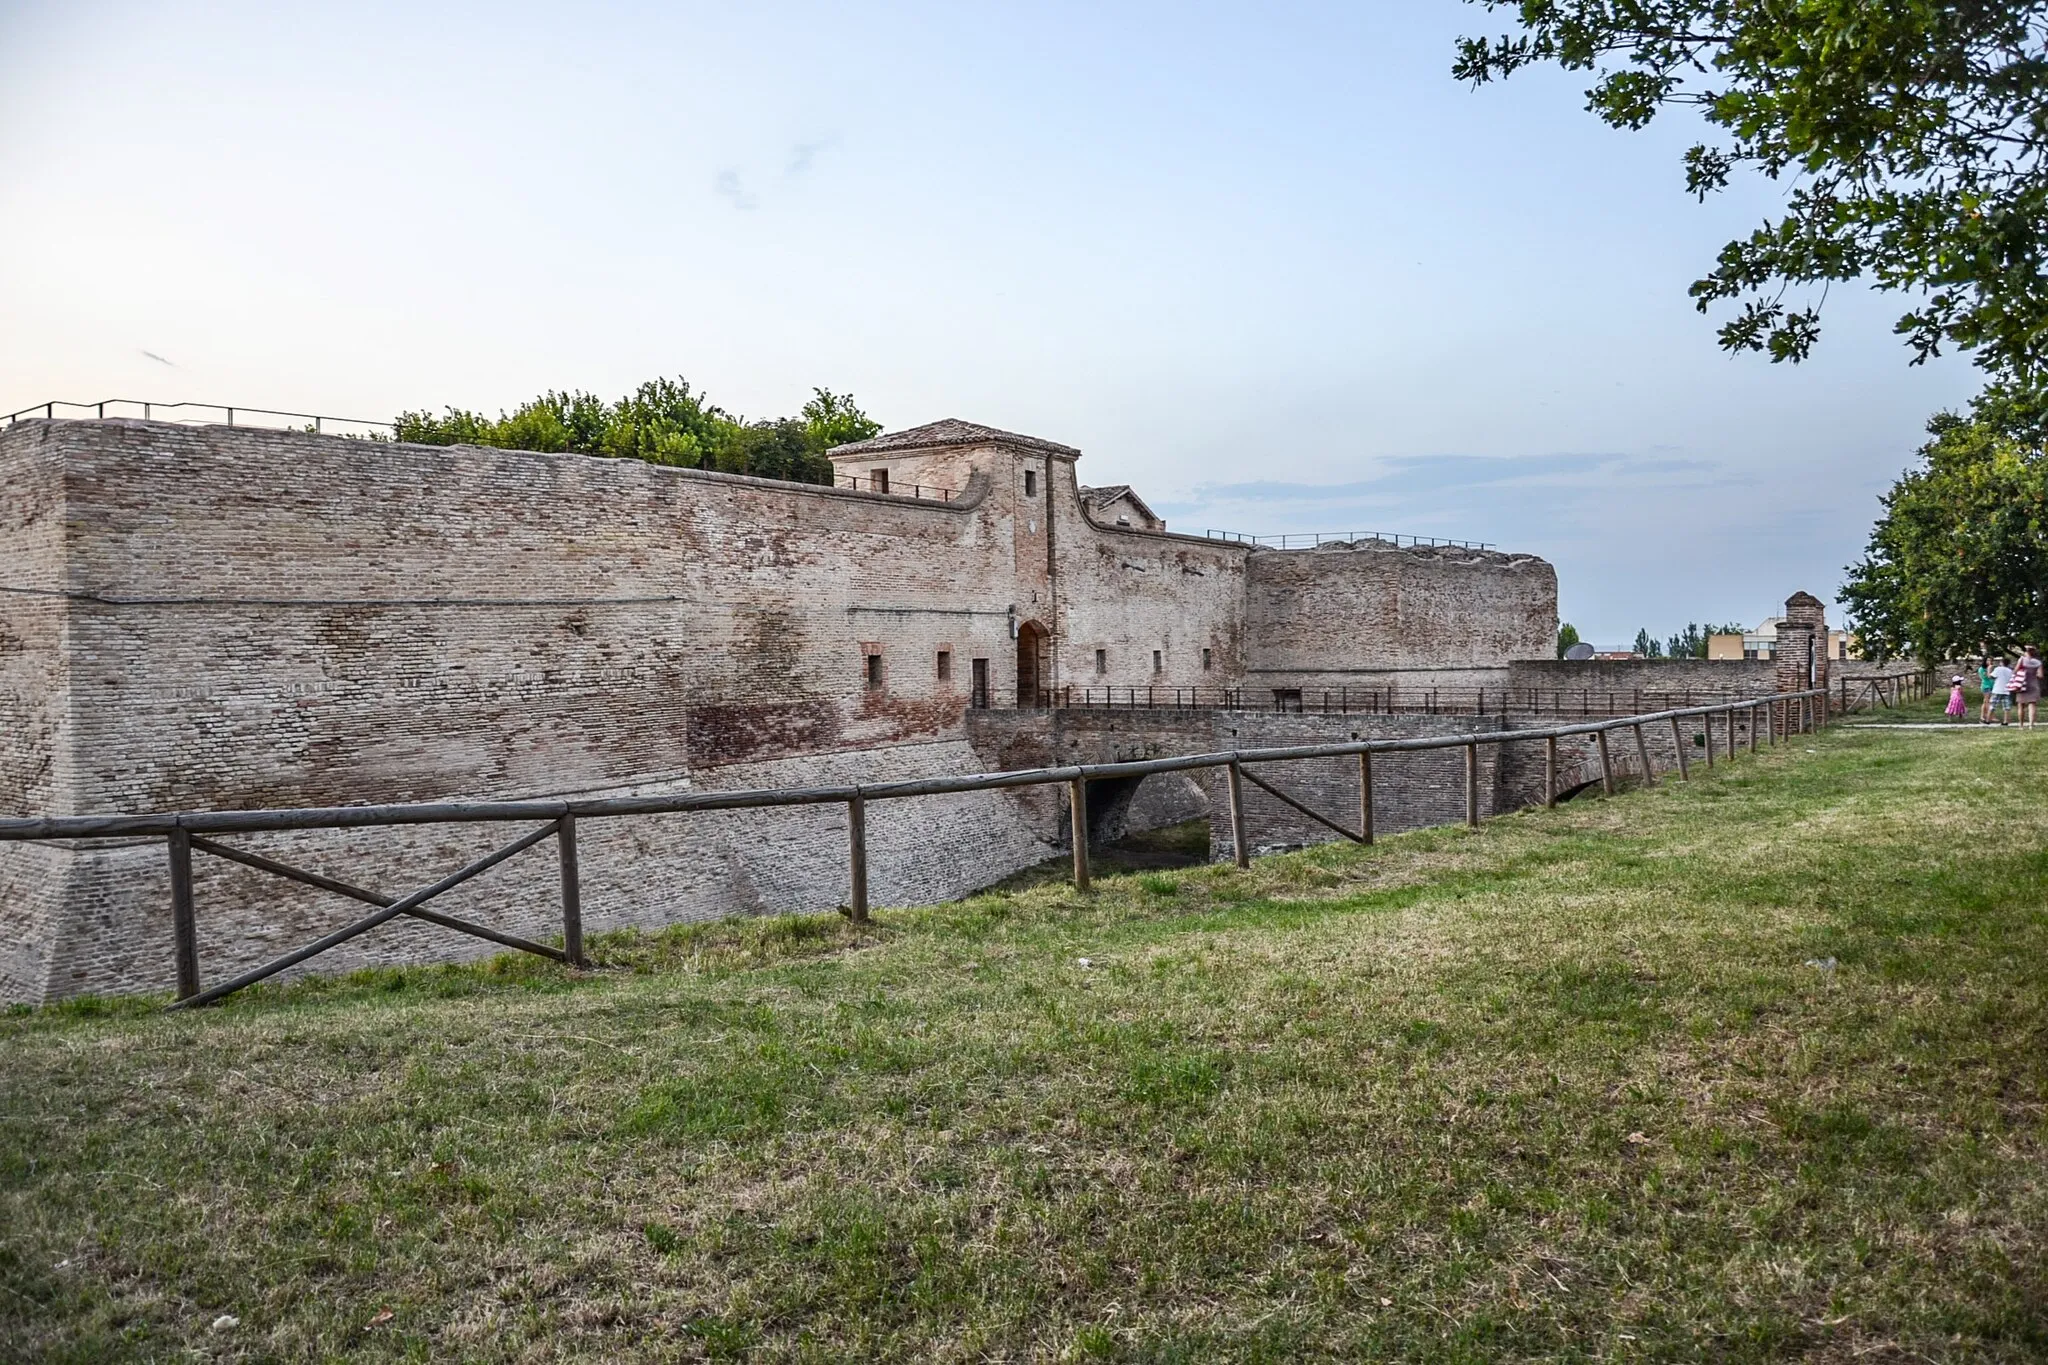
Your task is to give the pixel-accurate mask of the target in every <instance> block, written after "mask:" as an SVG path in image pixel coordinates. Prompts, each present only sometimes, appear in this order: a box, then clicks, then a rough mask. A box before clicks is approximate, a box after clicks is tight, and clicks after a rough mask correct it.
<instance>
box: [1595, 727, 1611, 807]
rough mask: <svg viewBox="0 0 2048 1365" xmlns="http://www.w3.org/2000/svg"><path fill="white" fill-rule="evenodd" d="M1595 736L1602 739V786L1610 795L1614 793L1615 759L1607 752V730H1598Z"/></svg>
mask: <svg viewBox="0 0 2048 1365" xmlns="http://www.w3.org/2000/svg"><path fill="white" fill-rule="evenodd" d="M1593 738H1595V739H1597V740H1599V741H1600V786H1601V789H1602V790H1603V791H1605V792H1606V793H1607V794H1608V795H1609V796H1612V795H1614V761H1613V760H1612V759H1611V758H1609V757H1608V754H1607V732H1606V731H1605V730H1596V731H1594V732H1593Z"/></svg>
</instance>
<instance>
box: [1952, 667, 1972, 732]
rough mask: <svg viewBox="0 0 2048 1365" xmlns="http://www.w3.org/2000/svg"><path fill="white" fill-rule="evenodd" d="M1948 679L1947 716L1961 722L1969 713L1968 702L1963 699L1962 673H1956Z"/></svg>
mask: <svg viewBox="0 0 2048 1365" xmlns="http://www.w3.org/2000/svg"><path fill="white" fill-rule="evenodd" d="M1948 681H1949V689H1948V718H1949V719H1950V720H1952V721H1955V722H1956V723H1958V724H1961V723H1962V721H1963V718H1964V717H1966V716H1968V715H1969V714H1970V707H1969V703H1967V702H1965V701H1964V700H1963V675H1962V674H1960V673H1958V674H1956V675H1955V676H1954V677H1953V678H1950V679H1949V680H1948Z"/></svg>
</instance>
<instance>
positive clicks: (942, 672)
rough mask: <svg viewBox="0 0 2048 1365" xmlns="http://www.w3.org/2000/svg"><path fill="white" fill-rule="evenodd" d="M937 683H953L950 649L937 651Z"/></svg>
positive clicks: (951, 653)
mask: <svg viewBox="0 0 2048 1365" xmlns="http://www.w3.org/2000/svg"><path fill="white" fill-rule="evenodd" d="M939 681H940V682H951V681H953V651H952V650H950V649H942V650H940V651H939Z"/></svg>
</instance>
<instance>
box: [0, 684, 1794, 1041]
mask: <svg viewBox="0 0 2048 1365" xmlns="http://www.w3.org/2000/svg"><path fill="white" fill-rule="evenodd" d="M1831 700H1832V699H1831V698H1830V696H1829V689H1826V688H1813V689H1810V690H1807V691H1803V692H1783V693H1778V694H1775V695H1773V696H1769V697H1752V698H1744V699H1741V700H1737V701H1730V702H1721V703H1717V704H1715V705H1711V706H1694V707H1683V708H1679V709H1675V710H1667V711H1657V712H1651V713H1648V714H1643V715H1635V716H1628V717H1623V718H1620V719H1612V720H1600V721H1591V722H1586V723H1582V724H1577V725H1563V726H1557V727H1553V728H1550V729H1543V730H1515V731H1497V732H1494V733H1490V734H1473V735H1453V736H1433V737H1429V738H1423V739H1380V740H1362V741H1352V742H1350V743H1344V744H1314V745H1299V746H1294V747H1290V748H1280V749H1246V750H1240V751H1235V752H1231V753H1209V754H1187V755H1183V756H1180V757H1175V758H1157V759H1147V760H1142V761H1137V762H1129V763H1090V764H1080V765H1076V766H1071V767H1061V768H1029V769H1022V770H1019V771H1014V772H1001V773H982V774H978V775H975V776H970V777H932V778H919V779H913V780H908V781H900V782H879V783H872V784H866V785H857V786H851V787H810V788H779V789H764V790H752V791H708V792H685V793H680V794H674V795H665V796H623V797H593V798H589V799H578V800H561V801H473V802H471V801H458V802H421V803H413V804H407V805H383V806H334V807H327V808H316V809H300V810H249V811H205V812H196V813H193V812H186V813H162V814H152V815H72V816H47V817H30V818H10V819H0V840H31V839H36V840H48V839H87V838H112V837H154V838H161V839H163V840H164V844H165V847H166V850H167V852H168V855H169V859H170V883H171V924H172V930H171V932H172V945H171V948H172V953H173V957H174V959H175V962H176V967H177V1001H176V1003H175V1004H174V1005H173V1006H172V1008H174V1009H175V1008H185V1007H192V1006H197V1005H205V1004H209V1003H211V1002H213V1001H215V1000H218V999H220V998H221V997H222V996H225V995H229V994H232V993H233V992H235V991H238V990H241V989H242V988H243V987H244V986H250V985H253V984H255V983H256V982H258V981H261V980H263V979H264V978H266V977H270V976H274V975H276V974H277V973H279V972H281V971H284V970H286V969H287V968H290V967H294V966H297V965H298V964H299V963H301V962H304V961H306V960H307V959H309V958H312V957H316V956H318V955H319V954H321V953H324V952H326V951H327V950H328V949H329V948H333V947H335V946H337V945H339V944H342V943H346V942H348V941H349V940H350V939H353V938H355V937H357V936H358V935H361V934H364V933H367V932H369V931H370V930H372V929H374V928H376V927H377V926H378V925H380V924H383V923H385V922H387V921H389V920H393V919H396V918H398V917H399V916H400V915H406V916H410V917H411V918H413V919H418V920H424V921H426V922H427V923H430V924H437V925H440V926H441V927H443V928H446V929H453V930H455V931H457V932H458V933H464V934H469V935H471V936H473V937H476V938H480V939H484V940H487V941H488V942H491V943H496V944H498V945H500V946H502V947H507V948H516V949H518V950H520V951H521V952H527V953H534V954H537V955H538V956H541V957H546V958H551V959H553V960H555V961H557V962H563V963H567V964H569V965H571V966H575V967H584V966H587V965H588V963H587V962H586V960H585V958H584V952H583V908H582V896H581V892H580V886H579V874H578V868H577V861H576V826H577V822H578V821H579V820H591V819H613V818H619V817H624V816H634V815H667V814H676V813H682V812H688V811H713V810H740V809H748V808H760V807H772V806H809V805H830V804H840V805H844V806H845V807H846V809H847V816H848V820H847V829H848V837H849V846H848V850H847V865H848V866H847V873H848V876H847V880H848V900H847V908H848V912H849V913H850V914H851V916H852V917H853V918H854V919H855V920H857V921H865V920H866V919H867V918H868V849H867V805H868V803H869V802H871V801H891V800H900V799H902V798H905V797H913V796H941V795H948V794H953V793H959V792H978V791H999V790H1004V789H1008V788H1014V787H1038V786H1052V785H1055V784H1065V785H1066V787H1067V790H1068V807H1069V814H1070V818H1071V821H1072V825H1071V829H1072V834H1071V838H1072V842H1073V881H1074V885H1075V886H1076V887H1078V888H1081V889H1083V890H1086V889H1087V887H1088V885H1089V867H1088V783H1089V782H1090V781H1092V780H1098V779H1101V778H1118V777H1145V776H1150V775H1152V774H1155V773H1171V772H1193V771H1198V770H1201V769H1208V768H1223V769H1226V770H1227V783H1226V791H1227V793H1228V796H1229V802H1230V828H1231V846H1232V851H1233V855H1234V857H1235V859H1236V862H1237V865H1238V866H1239V867H1246V866H1249V865H1250V861H1251V855H1250V851H1249V845H1248V844H1247V842H1246V839H1245V818H1244V786H1243V784H1244V783H1246V782H1249V783H1251V784H1252V785H1253V786H1255V787H1258V788H1259V789H1260V790H1262V791H1265V792H1267V793H1269V794H1271V795H1272V796H1273V797H1275V798H1276V799H1278V800H1279V801H1281V802H1282V803H1284V804H1286V805H1288V806H1290V807H1292V808H1293V809H1295V810H1297V811H1299V812H1301V813H1302V814H1303V815H1306V816H1308V817H1309V818H1310V819H1313V820H1315V821H1317V822H1319V823H1321V824H1323V825H1326V826H1328V827H1329V828H1330V829H1333V830H1335V831H1336V832H1337V833H1339V834H1341V835H1343V836H1344V837H1345V838H1347V839H1350V840H1352V841H1354V842H1356V843H1361V844H1370V843H1371V842H1372V841H1373V821H1372V806H1373V801H1372V760H1373V755H1375V754H1385V753H1414V752H1418V751H1425V750H1434V749H1453V748H1462V749H1463V750H1464V751H1465V820H1466V823H1467V824H1470V825H1477V824H1478V823H1479V820H1480V813H1479V747H1480V746H1481V745H1486V744H1492V745H1506V744H1526V743H1538V742H1540V743H1542V744H1543V745H1544V794H1545V795H1544V804H1545V805H1555V804H1556V803H1557V796H1558V766H1557V742H1558V741H1559V740H1560V739H1566V738H1569V737H1571V736H1574V735H1592V736H1593V737H1594V738H1595V740H1596V741H1597V744H1598V748H1599V756H1600V769H1601V782H1602V786H1603V788H1604V790H1605V791H1607V792H1608V793H1609V794H1612V793H1613V791H1614V789H1615V768H1614V762H1613V759H1612V757H1611V754H1610V751H1609V741H1608V736H1609V735H1610V734H1611V733H1613V732H1614V731H1616V730H1620V729H1623V728H1628V729H1631V730H1632V731H1633V733H1634V741H1635V749H1636V753H1637V756H1638V757H1639V759H1640V760H1641V763H1642V769H1643V776H1644V780H1645V781H1646V782H1648V783H1649V784H1651V785H1655V783H1656V781H1657V776H1656V772H1655V769H1654V766H1653V765H1652V763H1651V761H1650V750H1649V746H1648V744H1647V742H1646V741H1645V739H1644V733H1643V731H1644V727H1645V726H1654V725H1662V724H1668V725H1669V726H1670V727H1671V735H1672V740H1673V743H1674V745H1675V746H1676V747H1677V771H1678V774H1679V776H1680V777H1681V778H1682V779H1683V778H1689V777H1690V776H1691V773H1690V770H1689V768H1688V765H1687V762H1686V747H1687V746H1686V745H1685V744H1683V743H1682V742H1681V723H1682V722H1683V721H1685V720H1687V719H1689V718H1694V717H1698V718H1701V719H1702V720H1704V722H1705V730H1706V736H1705V738H1706V750H1707V761H1708V762H1709V763H1710V764H1711V763H1712V762H1713V754H1714V730H1715V725H1714V718H1715V717H1716V716H1724V717H1726V727H1725V728H1726V731H1727V737H1726V744H1725V748H1726V753H1727V755H1728V757H1729V758H1731V759H1732V758H1734V756H1735V753H1736V749H1737V745H1736V717H1737V714H1738V713H1744V712H1746V713H1748V716H1749V721H1750V724H1749V747H1750V749H1751V751H1752V752H1754V751H1755V750H1756V748H1757V745H1758V742H1759V735H1763V736H1767V737H1768V742H1770V743H1776V742H1778V741H1779V740H1780V739H1781V738H1783V737H1784V736H1785V735H1787V734H1796V733H1801V732H1804V731H1809V730H1812V729H1815V728H1817V727H1819V726H1822V725H1825V724H1826V723H1827V721H1828V718H1829V711H1830V710H1831V709H1832V708H1831V705H1830V702H1831ZM1340 757H1356V759H1357V760H1358V776H1359V793H1360V798H1359V808H1358V810H1357V812H1356V815H1357V817H1358V827H1357V828H1356V829H1353V828H1351V827H1350V826H1347V825H1346V824H1344V823H1342V822H1341V821H1339V820H1337V819H1335V818H1333V817H1332V816H1330V815H1328V814H1325V813H1322V812H1319V811H1316V810H1313V809H1311V808H1310V807H1309V806H1308V805H1307V804H1305V803H1304V802H1302V801H1300V800H1298V799H1296V798H1295V797H1292V796H1290V795H1288V794H1287V793H1286V792H1284V791H1282V790H1280V789H1279V788H1278V787H1276V786H1274V785H1273V784H1272V783H1271V782H1269V781H1267V780H1266V779H1265V778H1262V777H1260V776H1259V775H1258V774H1257V773H1255V772H1253V771H1251V770H1252V769H1253V768H1254V767H1257V766H1262V765H1267V764H1279V763H1288V762H1297V761H1300V760H1304V759H1325V758H1340ZM528 820H539V821H541V822H542V824H541V825H540V827H539V828H537V829H533V830H530V831H528V832H527V833H525V834H523V835H521V836H520V837H519V838H517V839H515V840H513V841H512V842H511V843H509V844H506V845H505V846H504V847H502V848H500V849H498V850H497V851H495V852H493V853H490V854H487V855H485V856H484V857H482V858H479V859H477V860H476V861H474V862H471V863H469V864H467V865H466V866H464V867H460V868H458V869H456V870H455V871H453V872H451V873H449V874H448V875H447V876H445V877H442V878H441V879H440V880H439V881H436V882H433V883H431V884H430V885H427V886H423V887H420V888H418V889H417V890H414V891H411V892H408V893H406V894H404V895H399V896H394V895H390V894H387V893H385V892H382V891H377V890H372V889H367V888H364V887H360V886H355V885H351V884H350V883H347V882H343V881H339V880H337V879H335V878H332V877H328V876H325V875H322V874H320V873H317V872H308V871H306V870H304V869H302V868H297V867H292V866H290V865H289V864H286V863H281V862H278V861H276V860H275V859H272V858H266V857H263V856H261V855H259V854H255V853H251V852H248V851H247V850H245V849H239V848H235V847H234V846H232V845H229V844H223V843H220V842H219V841H218V840H216V839H214V838H212V837H210V836H213V835H221V834H237V833H256V832H269V831H279V830H313V829H357V828H363V827H366V826H379V825H432V824H473V823H513V822H524V821H528ZM547 839H553V840H554V841H555V843H556V847H557V849H558V850H559V852H560V861H561V883H562V946H561V947H560V948H556V947H553V946H551V945H548V944H543V943H535V942H533V941H532V940H530V939H525V938H521V937H519V936H517V935H514V934H508V933H505V932H503V931H501V930H498V929H493V928H491V927H489V926H487V925H481V924H474V923H471V922H470V921H467V920H463V919H458V918H456V917H455V916H453V915H444V914H441V913H440V912H438V911H435V910H430V909H428V908H427V902H428V901H430V900H432V899H433V898H434V897H436V896H439V895H440V894H441V893H442V892H444V891H448V890H450V889H452V888H454V887H457V886H460V885H462V884H463V883H464V882H466V881H469V880H470V879H472V878H474V877H477V876H480V875H482V874H483V873H485V872H487V871H489V870H490V869H491V868H493V867H496V866H497V865H498V864H499V863H502V862H504V861H506V860H507V859H508V858H512V857H516V856H517V855H518V854H520V853H523V852H525V851H526V850H527V849H529V848H532V847H533V846H534V845H536V844H539V843H541V842H543V841H545V840H547ZM195 852H198V853H204V854H207V855H209V856H212V857H216V858H224V859H227V860H228V861H230V862H235V863H239V864H241V865H242V866H244V867H250V868H254V869H256V870H257V871H260V872H267V873H270V874H271V875H273V876H278V877H283V878H286V879H287V880H290V881H295V882H300V883H302V884H304V885H307V886H312V887H316V888H318V889H320V890H323V891H328V892H332V893H333V894H335V895H339V896H343V897H346V898H348V899H350V900H356V901H361V902H363V903H364V904H367V905H370V906H373V907H375V908H374V909H373V910H372V911H371V912H370V913H369V914H366V915H363V916H362V917H360V918H358V919H356V920H353V921H351V922H350V923H348V924H345V925H343V926H342V927H341V928H339V929H336V930H334V931H333V932H332V933H328V934H325V935H323V936H321V937H320V938H317V939H315V940H314V941H313V942H311V943H308V944H305V945H304V946H302V947H299V948H295V949H293V950H292V951H290V952H288V953H285V954H284V955H283V956H281V957H277V958H274V959H272V960H271V961H269V962H266V963H264V964H263V965H262V966H260V967H254V968H251V969H250V970H248V971H246V972H243V973H241V974H240V975H238V976H235V977H233V978H231V979H230V980H227V981H223V982H220V983H219V984H218V985H214V986H209V987H202V985H201V982H200V963H199V948H198V934H197V927H196V926H197V911H196V907H195V906H194V904H193V895H192V855H193V854H194V853H195Z"/></svg>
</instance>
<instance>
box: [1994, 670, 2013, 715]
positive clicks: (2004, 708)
mask: <svg viewBox="0 0 2048 1365" xmlns="http://www.w3.org/2000/svg"><path fill="white" fill-rule="evenodd" d="M2012 680H2013V671H2012V670H2011V669H2010V668H2008V667H2006V663H2005V660H2003V659H1994V660H1992V663H1991V714H1992V715H1994V716H1997V717H1998V723H1999V724H2000V725H2010V724H2012Z"/></svg>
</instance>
